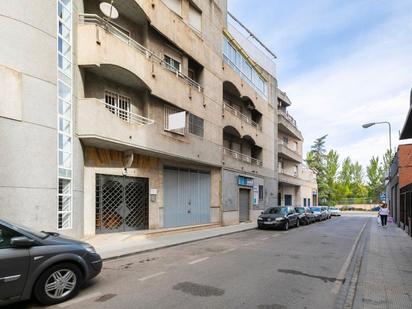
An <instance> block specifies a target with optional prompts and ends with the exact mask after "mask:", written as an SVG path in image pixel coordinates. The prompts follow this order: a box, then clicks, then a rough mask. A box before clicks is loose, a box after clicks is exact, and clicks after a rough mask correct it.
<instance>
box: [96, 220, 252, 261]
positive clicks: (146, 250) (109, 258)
mask: <svg viewBox="0 0 412 309" xmlns="http://www.w3.org/2000/svg"><path fill="white" fill-rule="evenodd" d="M256 229H257V227H250V228H246V229H244V230H241V231H234V232H229V233H224V234H219V235H213V236H205V237H201V238H197V239H192V240H186V241H182V242H179V243H175V244H170V245H163V246H159V247H156V248H150V249H143V250H140V251H135V252H129V253H125V254H119V255H115V256H111V257H107V258H102V261H103V262H106V261H111V260H116V259H120V258H124V257H129V256H133V255H138V254H142V253H147V252H152V251H156V250H160V249H166V248H171V247H177V246H180V245H185V244H190V243H193V242H197V241H200V240H207V239H211V238H216V237H221V236H226V235H232V234H236V233H242V232H246V231H251V230H256Z"/></svg>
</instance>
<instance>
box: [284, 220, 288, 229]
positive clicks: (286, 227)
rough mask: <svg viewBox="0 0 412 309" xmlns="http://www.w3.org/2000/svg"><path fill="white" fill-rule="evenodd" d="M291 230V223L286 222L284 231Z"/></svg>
mask: <svg viewBox="0 0 412 309" xmlns="http://www.w3.org/2000/svg"><path fill="white" fill-rule="evenodd" d="M288 229H289V221H286V222H285V225H284V226H283V230H284V231H287V230H288Z"/></svg>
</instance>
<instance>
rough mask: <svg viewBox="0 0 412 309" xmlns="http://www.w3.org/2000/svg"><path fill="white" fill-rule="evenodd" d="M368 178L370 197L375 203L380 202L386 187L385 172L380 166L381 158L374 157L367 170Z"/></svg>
mask: <svg viewBox="0 0 412 309" xmlns="http://www.w3.org/2000/svg"><path fill="white" fill-rule="evenodd" d="M366 174H367V176H368V197H369V198H371V199H372V200H373V201H374V202H376V201H379V195H380V193H381V192H382V191H383V186H384V170H383V168H382V167H381V166H380V164H379V157H372V158H371V159H370V161H369V165H368V167H367V168H366Z"/></svg>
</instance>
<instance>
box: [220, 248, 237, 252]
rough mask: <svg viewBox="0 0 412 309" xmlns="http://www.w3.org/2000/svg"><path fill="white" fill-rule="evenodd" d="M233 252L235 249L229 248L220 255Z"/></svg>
mask: <svg viewBox="0 0 412 309" xmlns="http://www.w3.org/2000/svg"><path fill="white" fill-rule="evenodd" d="M235 250H236V248H230V249H227V250H225V251H222V253H229V252H232V251H235Z"/></svg>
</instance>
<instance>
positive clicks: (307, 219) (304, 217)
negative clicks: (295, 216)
mask: <svg viewBox="0 0 412 309" xmlns="http://www.w3.org/2000/svg"><path fill="white" fill-rule="evenodd" d="M295 210H296V212H297V213H299V221H300V224H306V225H308V224H311V223H313V222H315V215H314V214H313V212H312V210H311V209H310V208H309V207H295Z"/></svg>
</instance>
